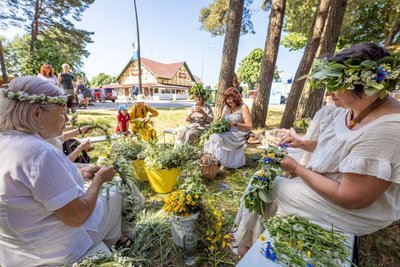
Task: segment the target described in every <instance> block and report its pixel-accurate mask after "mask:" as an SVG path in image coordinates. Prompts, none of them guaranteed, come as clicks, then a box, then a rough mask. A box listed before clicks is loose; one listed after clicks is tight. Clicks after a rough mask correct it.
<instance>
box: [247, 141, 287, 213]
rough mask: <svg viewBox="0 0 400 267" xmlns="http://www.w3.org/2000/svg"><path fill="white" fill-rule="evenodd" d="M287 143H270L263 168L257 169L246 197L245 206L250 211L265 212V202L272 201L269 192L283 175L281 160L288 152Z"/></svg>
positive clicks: (262, 160)
mask: <svg viewBox="0 0 400 267" xmlns="http://www.w3.org/2000/svg"><path fill="white" fill-rule="evenodd" d="M286 147H287V146H286V145H281V146H279V147H275V146H272V145H269V146H268V148H267V149H266V151H265V154H264V156H263V158H262V159H261V160H260V165H261V169H260V170H258V171H256V172H255V173H254V174H253V176H252V179H251V183H250V187H249V189H248V191H247V194H246V195H245V197H244V204H245V207H246V208H247V209H248V210H249V211H253V210H254V211H255V212H257V213H258V214H261V215H262V214H263V211H264V203H271V202H272V199H271V197H270V194H269V192H270V191H271V190H272V188H273V181H274V180H275V178H276V177H277V176H279V175H283V172H282V170H281V168H280V164H279V162H280V161H281V160H282V159H283V157H284V156H285V155H286V154H287V150H286Z"/></svg>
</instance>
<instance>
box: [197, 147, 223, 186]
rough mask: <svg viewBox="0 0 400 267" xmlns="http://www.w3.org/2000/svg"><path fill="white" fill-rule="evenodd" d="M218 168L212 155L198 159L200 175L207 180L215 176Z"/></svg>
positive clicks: (217, 162)
mask: <svg viewBox="0 0 400 267" xmlns="http://www.w3.org/2000/svg"><path fill="white" fill-rule="evenodd" d="M219 166H220V164H219V161H218V160H217V158H216V157H215V156H214V155H212V154H209V153H206V154H203V155H202V156H201V157H200V169H201V173H202V174H203V177H204V178H206V179H207V180H212V179H214V178H215V176H217V173H218V170H219Z"/></svg>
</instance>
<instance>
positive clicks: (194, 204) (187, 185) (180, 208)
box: [163, 162, 205, 217]
mask: <svg viewBox="0 0 400 267" xmlns="http://www.w3.org/2000/svg"><path fill="white" fill-rule="evenodd" d="M179 180H180V185H179V187H178V189H177V190H175V191H173V192H171V193H169V194H168V195H167V196H166V197H165V199H164V207H163V208H164V211H166V212H168V213H172V214H174V215H177V216H184V217H187V216H189V215H192V214H195V213H197V212H199V211H200V209H201V196H202V194H203V192H204V189H205V186H204V184H203V180H202V176H201V171H200V169H199V166H198V164H197V163H196V162H192V163H188V164H187V165H186V169H185V170H184V171H182V173H181V175H180V177H179Z"/></svg>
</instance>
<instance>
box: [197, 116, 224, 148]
mask: <svg viewBox="0 0 400 267" xmlns="http://www.w3.org/2000/svg"><path fill="white" fill-rule="evenodd" d="M229 123H230V121H229V120H226V119H225V118H222V119H220V120H219V121H217V122H216V123H214V124H213V125H211V127H210V129H208V130H207V131H206V132H205V133H204V134H202V135H201V136H200V144H204V142H205V141H207V140H208V139H209V138H210V136H211V135H212V134H215V133H223V132H227V131H229Z"/></svg>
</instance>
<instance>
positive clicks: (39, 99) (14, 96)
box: [0, 87, 67, 105]
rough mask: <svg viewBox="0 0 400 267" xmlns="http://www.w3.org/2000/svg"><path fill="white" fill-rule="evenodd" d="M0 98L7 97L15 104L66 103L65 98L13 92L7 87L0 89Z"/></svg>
mask: <svg viewBox="0 0 400 267" xmlns="http://www.w3.org/2000/svg"><path fill="white" fill-rule="evenodd" d="M0 96H3V97H7V98H8V99H11V100H15V101H17V102H29V103H31V104H35V103H36V104H41V105H44V104H58V105H64V104H65V103H67V98H66V97H65V96H46V95H43V94H41V95H30V94H27V93H25V92H20V91H18V92H13V91H11V90H10V89H9V88H7V87H3V88H0Z"/></svg>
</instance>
